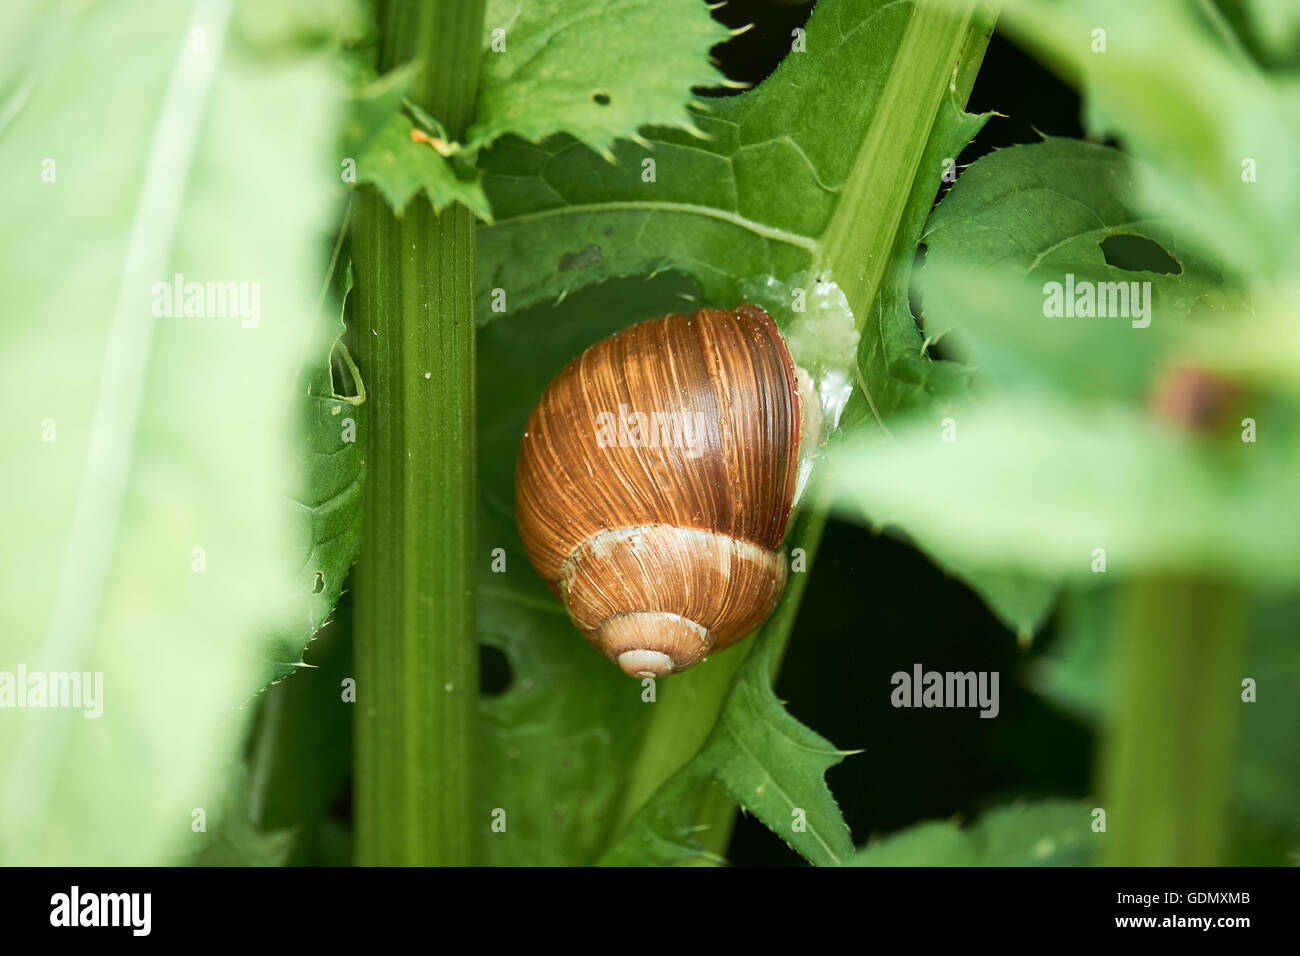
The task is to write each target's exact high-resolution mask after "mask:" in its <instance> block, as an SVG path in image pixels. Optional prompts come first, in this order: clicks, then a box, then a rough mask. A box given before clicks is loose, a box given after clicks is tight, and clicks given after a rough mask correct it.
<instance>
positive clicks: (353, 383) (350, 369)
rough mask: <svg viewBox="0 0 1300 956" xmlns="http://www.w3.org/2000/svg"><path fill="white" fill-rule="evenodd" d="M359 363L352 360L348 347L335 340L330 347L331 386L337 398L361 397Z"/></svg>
mask: <svg viewBox="0 0 1300 956" xmlns="http://www.w3.org/2000/svg"><path fill="white" fill-rule="evenodd" d="M358 376H359V373H358V370H357V363H356V362H354V361H352V356H351V354H350V353H349V352H348V347H347V346H346V345H344V344H343V343H342V342H335V343H334V347H333V348H332V349H330V387H331V388H332V389H333V391H334V397H335V398H360V397H361V382H360V379H359V377H358Z"/></svg>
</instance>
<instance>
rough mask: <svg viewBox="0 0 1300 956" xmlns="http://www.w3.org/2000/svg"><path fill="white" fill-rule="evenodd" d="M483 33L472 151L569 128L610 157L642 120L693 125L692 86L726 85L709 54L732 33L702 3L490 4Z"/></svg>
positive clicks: (567, 0)
mask: <svg viewBox="0 0 1300 956" xmlns="http://www.w3.org/2000/svg"><path fill="white" fill-rule="evenodd" d="M483 29H484V34H485V36H484V54H483V76H482V80H481V83H482V92H481V93H480V94H479V99H478V107H477V115H476V117H475V120H474V125H473V126H471V127H470V129H469V132H468V133H467V134H466V141H467V145H468V146H469V147H470V148H477V147H479V146H485V145H488V144H490V143H492V142H494V141H495V140H497V139H499V138H501V137H502V136H504V135H506V134H507V133H512V134H514V135H516V136H520V137H522V138H524V139H527V140H534V141H538V140H542V139H545V138H546V137H548V136H550V135H552V134H553V133H561V132H563V133H567V134H568V135H570V136H572V137H574V138H575V139H577V140H578V141H579V142H581V143H583V144H584V145H586V146H587V147H589V148H591V149H593V150H595V151H596V152H598V153H601V154H603V155H605V156H607V157H608V156H610V147H611V146H612V145H613V143H614V141H615V140H616V139H626V138H636V136H637V131H638V130H640V129H641V128H642V127H644V126H651V125H654V126H671V127H676V128H678V129H684V130H687V131H694V130H695V126H694V120H693V118H692V116H691V114H690V113H689V112H687V109H686V103H687V101H688V100H689V99H690V96H691V89H692V87H697V86H706V87H707V86H721V85H723V84H725V83H726V82H727V80H726V77H725V76H724V75H723V74H722V72H721V71H720V70H718V69H717V67H715V66H713V65H712V63H711V62H710V60H709V50H710V48H711V47H713V46H714V45H715V44H718V43H721V42H723V41H724V40H727V39H728V38H729V37H730V36H731V31H730V30H728V29H727V28H726V27H724V26H723V25H722V24H720V23H719V22H718V21H717V20H715V19H713V17H712V16H710V15H709V9H708V7H707V6H706V5H705V4H702V3H697V2H695V0H596V2H592V0H585V2H582V3H574V2H571V0H540V2H525V0H491V2H490V3H489V4H488V8H487V15H486V18H485V20H484V24H483ZM497 31H500V32H499V33H498V32H497Z"/></svg>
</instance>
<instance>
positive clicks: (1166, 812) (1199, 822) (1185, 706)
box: [1102, 579, 1244, 866]
mask: <svg viewBox="0 0 1300 956" xmlns="http://www.w3.org/2000/svg"><path fill="white" fill-rule="evenodd" d="M1243 635H1244V604H1243V601H1242V598H1241V594H1240V593H1239V591H1237V590H1236V589H1235V588H1233V587H1231V586H1228V585H1225V584H1219V583H1207V582H1196V581H1181V580H1152V579H1140V580H1137V581H1134V582H1132V583H1131V584H1128V585H1126V587H1125V590H1124V592H1123V594H1122V598H1121V600H1120V602H1119V606H1118V619H1117V621H1116V638H1117V645H1116V653H1115V659H1114V663H1113V666H1114V677H1115V691H1116V704H1117V708H1116V712H1115V715H1114V720H1113V723H1112V724H1111V727H1110V733H1109V739H1108V741H1107V746H1106V749H1105V753H1104V756H1103V774H1102V778H1103V782H1104V786H1105V791H1104V792H1105V802H1104V803H1103V808H1104V809H1105V810H1106V823H1107V832H1106V835H1105V847H1106V849H1105V852H1104V853H1103V854H1102V862H1105V863H1107V864H1109V865H1112V866H1214V865H1216V864H1219V863H1221V862H1222V859H1221V857H1222V853H1223V848H1224V845H1225V837H1226V830H1227V825H1228V820H1227V813H1226V810H1227V799H1228V783H1229V781H1230V780H1231V776H1232V740H1233V730H1234V727H1235V725H1236V717H1237V708H1238V707H1239V706H1240V697H1239V696H1238V695H1239V693H1240V686H1239V681H1240V675H1239V672H1238V671H1239V661H1240V659H1241V651H1242V643H1243Z"/></svg>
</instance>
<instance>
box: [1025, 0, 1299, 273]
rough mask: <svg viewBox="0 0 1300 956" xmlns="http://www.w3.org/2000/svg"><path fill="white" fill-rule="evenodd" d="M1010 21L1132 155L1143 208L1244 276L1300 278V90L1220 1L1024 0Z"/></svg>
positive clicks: (1282, 21) (1090, 123)
mask: <svg viewBox="0 0 1300 956" xmlns="http://www.w3.org/2000/svg"><path fill="white" fill-rule="evenodd" d="M1253 13H1254V16H1255V18H1257V21H1258V18H1260V17H1262V16H1267V17H1268V18H1269V21H1270V26H1278V27H1283V26H1285V27H1286V29H1287V31H1288V32H1293V31H1294V29H1295V21H1294V17H1293V16H1287V17H1282V16H1278V15H1277V13H1276V8H1275V6H1274V5H1272V4H1267V3H1257V4H1256V5H1255V6H1254V9H1253ZM1002 23H1003V24H1004V26H1006V27H1007V28H1008V29H1009V30H1010V31H1011V32H1012V33H1013V34H1014V35H1015V36H1017V37H1019V38H1021V39H1022V40H1023V41H1024V42H1025V43H1026V44H1027V45H1028V46H1029V47H1031V49H1033V50H1034V51H1036V52H1038V53H1041V54H1042V55H1043V57H1044V58H1045V59H1046V60H1047V62H1049V64H1052V65H1054V66H1056V67H1057V68H1058V69H1060V70H1061V71H1062V72H1063V73H1064V74H1065V75H1066V76H1067V77H1069V78H1070V79H1072V80H1075V81H1077V82H1078V83H1079V85H1080V86H1081V88H1082V91H1083V93H1084V97H1085V100H1084V102H1085V107H1086V111H1085V122H1086V125H1087V128H1088V130H1089V132H1090V133H1092V134H1094V135H1095V136H1098V137H1105V136H1112V135H1113V136H1115V137H1117V138H1118V139H1119V140H1120V141H1121V142H1122V143H1123V145H1124V147H1125V149H1126V150H1127V151H1128V152H1129V154H1130V155H1131V156H1133V157H1134V160H1135V167H1134V172H1135V177H1136V185H1137V201H1138V203H1139V205H1140V206H1141V208H1143V209H1146V210H1148V211H1149V212H1150V213H1151V214H1154V215H1159V216H1167V217H1169V218H1170V219H1171V220H1172V222H1173V224H1174V226H1175V227H1176V228H1177V229H1178V230H1179V231H1180V234H1181V235H1182V236H1183V237H1184V239H1185V241H1186V242H1188V243H1189V244H1190V243H1195V244H1196V246H1197V247H1198V248H1199V249H1200V251H1201V252H1202V254H1204V255H1207V256H1210V257H1213V258H1214V259H1215V260H1216V261H1222V262H1223V263H1224V264H1225V265H1226V266H1227V267H1228V268H1230V269H1231V270H1232V271H1234V272H1235V273H1237V274H1238V275H1241V276H1256V275H1257V276H1260V277H1264V278H1268V279H1282V278H1285V277H1287V276H1293V275H1295V273H1296V272H1297V270H1300V231H1297V230H1296V228H1295V223H1296V222H1297V221H1300V180H1297V178H1296V177H1295V176H1294V175H1292V171H1293V170H1295V169H1297V168H1300V85H1298V84H1297V83H1296V82H1295V80H1294V78H1293V77H1289V76H1286V75H1278V76H1269V75H1267V74H1265V73H1264V71H1262V70H1261V69H1259V67H1258V65H1257V64H1256V63H1254V62H1252V61H1251V60H1250V59H1249V57H1248V56H1247V55H1245V54H1244V53H1243V51H1242V50H1241V49H1240V46H1239V42H1238V41H1237V39H1236V34H1234V33H1233V32H1232V29H1231V27H1230V26H1229V25H1228V24H1227V23H1226V22H1224V21H1223V19H1222V14H1221V13H1220V12H1219V10H1218V8H1217V6H1216V4H1214V3H1187V2H1185V0H1145V2H1143V3H1132V2H1129V0H1085V2H1079V0H1068V2H1066V0H1013V2H1009V3H1007V4H1006V5H1005V8H1004V13H1003V20H1002ZM1098 31H1100V34H1099V32H1098ZM1102 34H1104V35H1102ZM1284 35H1285V34H1281V33H1279V34H1275V35H1274V36H1275V38H1276V41H1282V40H1283V36H1284ZM1103 43H1104V51H1103V50H1102V49H1101V44H1103ZM1248 174H1249V176H1248Z"/></svg>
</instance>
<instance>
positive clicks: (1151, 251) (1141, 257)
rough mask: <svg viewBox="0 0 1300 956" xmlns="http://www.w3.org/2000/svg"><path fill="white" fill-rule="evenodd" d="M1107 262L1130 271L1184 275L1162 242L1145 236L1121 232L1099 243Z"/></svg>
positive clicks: (1181, 268)
mask: <svg viewBox="0 0 1300 956" xmlns="http://www.w3.org/2000/svg"><path fill="white" fill-rule="evenodd" d="M1098 245H1100V246H1101V254H1102V255H1103V256H1105V257H1106V263H1107V264H1108V265H1112V266H1114V267H1115V268H1116V269H1126V270H1128V271H1129V272H1159V273H1161V274H1162V275H1175V276H1176V275H1182V273H1183V267H1182V266H1180V265H1179V264H1178V260H1177V259H1175V258H1174V257H1173V256H1171V255H1170V254H1169V253H1167V252H1166V251H1165V249H1164V247H1163V246H1162V245H1160V243H1158V242H1156V241H1155V240H1154V239H1148V238H1146V237H1145V236H1134V235H1130V234H1128V233H1124V232H1119V233H1116V234H1115V235H1113V236H1107V237H1106V238H1105V239H1103V240H1102V241H1101V242H1099V243H1098Z"/></svg>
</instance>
